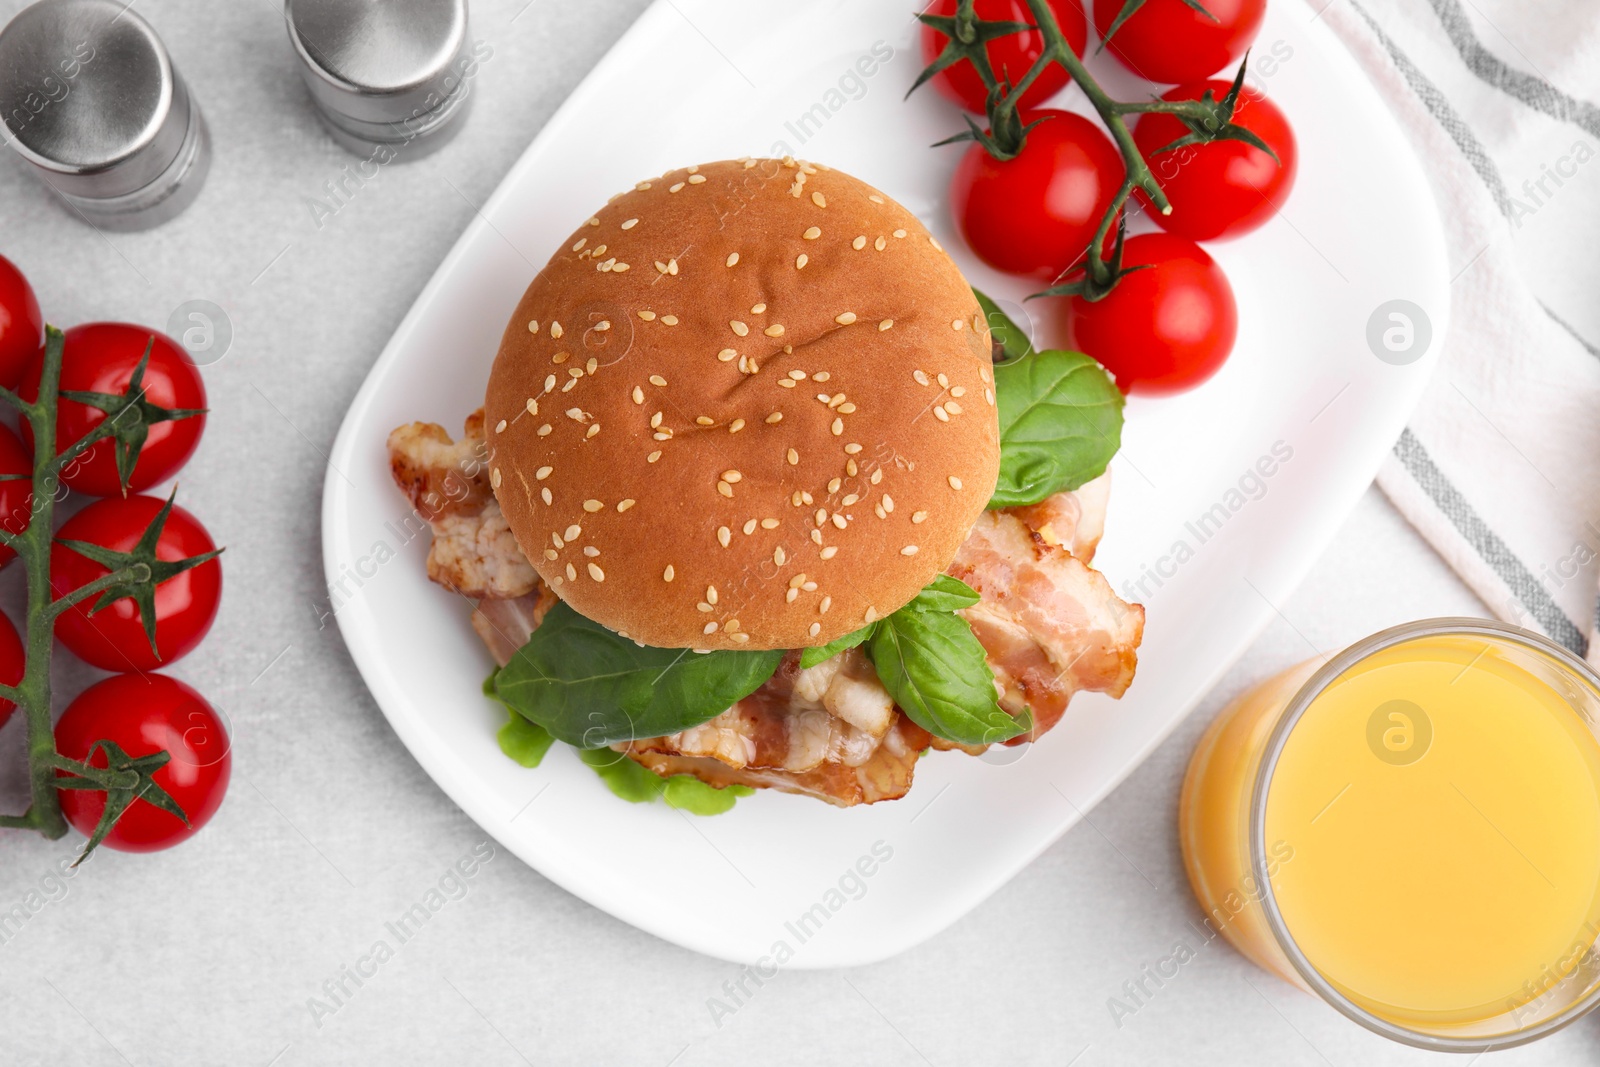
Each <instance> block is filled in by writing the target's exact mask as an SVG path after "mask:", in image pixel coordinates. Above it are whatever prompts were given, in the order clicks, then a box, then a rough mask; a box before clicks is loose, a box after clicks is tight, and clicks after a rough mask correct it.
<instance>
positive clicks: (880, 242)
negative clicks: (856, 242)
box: [872, 237, 889, 252]
mask: <svg viewBox="0 0 1600 1067" xmlns="http://www.w3.org/2000/svg"><path fill="white" fill-rule="evenodd" d="M872 247H873V248H876V249H877V250H878V251H880V252H882V251H883V250H884V249H885V248H888V247H889V242H888V241H885V240H884V239H883V238H882V237H880V238H878V239H877V240H876V241H874V242H872Z"/></svg>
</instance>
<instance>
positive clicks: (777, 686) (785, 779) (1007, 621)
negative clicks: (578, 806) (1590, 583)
mask: <svg viewBox="0 0 1600 1067" xmlns="http://www.w3.org/2000/svg"><path fill="white" fill-rule="evenodd" d="M389 457H390V465H391V468H392V470H393V473H394V478H395V482H396V484H398V485H399V486H400V488H401V489H402V491H404V492H405V493H406V495H407V496H408V497H409V498H410V500H411V502H412V504H413V506H414V507H415V508H416V509H417V513H418V515H419V516H420V517H422V518H423V519H425V520H426V521H427V522H428V523H429V524H430V525H431V526H432V527H433V533H434V541H433V547H432V548H431V549H430V551H429V553H428V577H429V578H431V579H432V580H433V581H435V582H438V583H439V584H440V585H443V586H445V587H447V588H450V589H455V590H457V591H459V592H462V593H464V594H466V595H468V596H471V597H474V598H476V599H477V600H478V604H477V609H476V610H475V611H474V612H473V614H472V627H473V629H474V630H475V631H477V633H478V635H479V637H481V638H482V639H483V642H484V644H485V645H486V646H487V647H488V649H489V652H490V654H491V655H493V656H494V659H495V662H497V663H499V664H501V665H504V664H505V663H507V662H509V661H510V659H511V657H513V656H514V655H516V653H517V650H518V649H520V648H521V647H522V646H523V645H524V644H526V643H527V640H528V638H529V637H530V636H531V635H532V633H533V631H534V630H535V629H536V628H537V627H538V625H539V623H540V622H541V621H542V620H543V619H544V615H545V613H546V612H547V611H549V610H550V608H551V606H552V605H554V604H555V602H556V595H555V593H554V592H553V591H552V590H550V589H549V588H548V587H547V586H545V585H544V583H543V582H541V581H540V580H539V577H538V575H537V574H536V573H535V572H534V570H533V568H532V566H530V565H529V563H528V561H527V559H526V558H525V557H524V556H523V555H522V552H521V550H520V549H519V548H518V546H517V544H516V540H515V538H514V537H513V536H512V535H511V532H510V530H509V529H508V528H507V526H506V522H505V517H504V515H503V514H501V512H500V507H499V505H498V503H496V501H495V499H494V494H493V492H492V491H491V489H490V487H489V484H488V478H487V463H486V461H485V460H486V457H487V447H486V445H485V443H484V428H483V413H482V411H478V412H475V413H474V414H473V415H472V416H470V417H468V419H467V423H466V428H465V432H464V433H463V434H462V437H461V439H460V440H459V441H452V440H451V439H450V436H449V434H447V433H446V432H445V430H444V429H443V428H442V427H440V426H437V425H434V424H431V423H411V424H410V425H408V426H402V427H400V428H399V429H397V430H395V431H394V433H392V434H390V435H389ZM1108 493H1109V481H1108V479H1106V478H1104V477H1102V478H1098V479H1096V480H1095V481H1093V482H1090V483H1089V484H1087V485H1085V486H1083V487H1082V488H1080V489H1078V490H1076V491H1075V492H1071V493H1058V494H1057V495H1055V496H1053V497H1050V498H1049V499H1048V500H1045V501H1042V502H1041V503H1039V504H1035V505H1032V506H1030V507H1026V508H1012V509H1007V510H1004V511H991V512H986V513H985V514H984V515H983V516H982V517H981V518H980V519H979V520H978V522H977V524H976V525H975V526H974V527H973V530H972V533H971V534H970V535H969V536H968V538H967V541H966V542H965V543H964V544H963V545H962V546H961V549H960V550H959V551H958V552H957V553H956V558H955V560H954V562H953V563H952V564H951V566H950V573H951V574H952V575H954V576H955V577H957V578H960V579H961V580H962V581H964V582H966V583H967V584H968V585H970V586H972V587H973V588H974V589H975V590H977V591H978V593H979V594H980V595H981V596H982V597H983V600H982V602H981V603H980V604H978V605H976V606H974V607H972V608H969V609H967V610H966V611H965V612H963V614H964V615H965V617H966V619H967V621H968V622H969V623H970V624H971V625H972V629H973V633H974V634H975V635H976V636H977V638H978V640H979V642H980V643H982V645H983V646H984V650H985V651H986V652H987V653H988V659H989V665H990V666H991V667H992V668H993V670H994V673H995V679H996V681H997V682H998V683H999V685H1000V687H1001V689H1002V690H1003V695H1002V696H1001V698H1000V704H1001V706H1002V707H1004V708H1005V709H1006V710H1007V711H1010V712H1011V713H1013V714H1018V713H1020V712H1021V711H1022V710H1023V709H1024V708H1028V709H1031V710H1032V712H1033V716H1034V733H1033V735H1032V737H1038V736H1039V735H1040V734H1042V733H1044V731H1046V730H1048V729H1050V727H1052V726H1054V725H1055V724H1056V723H1057V722H1059V721H1060V719H1061V717H1062V715H1063V714H1064V713H1065V711H1066V708H1067V703H1068V701H1070V700H1071V698H1072V696H1073V694H1074V693H1077V692H1080V691H1083V690H1091V691H1101V692H1108V693H1111V694H1112V695H1113V696H1120V695H1121V694H1122V693H1123V691H1124V690H1126V689H1127V687H1128V684H1129V682H1130V681H1132V678H1133V672H1134V667H1135V666H1136V663H1137V650H1138V647H1139V641H1140V638H1141V637H1142V635H1143V629H1144V609H1143V608H1142V607H1140V606H1138V605H1136V604H1127V603H1124V602H1123V601H1122V600H1120V599H1119V598H1118V597H1117V596H1116V594H1115V593H1114V592H1113V591H1112V589H1111V585H1110V583H1108V582H1107V581H1106V580H1105V578H1104V577H1102V576H1101V575H1100V574H1099V573H1098V572H1096V571H1094V570H1092V569H1090V567H1089V566H1088V563H1089V561H1090V560H1091V559H1092V558H1093V556H1094V550H1095V546H1096V545H1097V544H1098V543H1099V540H1100V536H1101V534H1102V532H1103V531H1104V529H1105V508H1106V501H1107V498H1108ZM1029 739H1030V738H1020V739H1018V740H1017V741H1016V742H1013V743H1020V742H1021V741H1023V740H1029ZM618 747H619V750H622V751H625V752H626V754H627V755H628V757H629V758H631V759H633V760H635V761H636V762H638V763H640V764H641V765H643V766H645V767H648V768H649V769H651V770H652V771H655V772H656V773H657V774H661V775H673V774H692V775H694V776H695V777H697V778H699V779H700V780H702V781H705V782H708V783H710V784H712V785H717V786H727V785H735V784H738V785H748V786H752V787H756V788H766V789H778V790H781V791H783V792H789V793H798V794H801V795H804V796H809V797H815V798H817V799H819V800H825V801H827V802H828V803H830V804H837V805H840V806H846V807H847V806H850V805H853V804H871V803H874V802H876V801H879V800H893V799H895V798H897V797H901V796H904V795H905V793H906V791H907V790H908V789H910V788H911V780H912V774H913V771H914V769H915V766H916V762H917V759H918V758H919V756H920V755H921V753H922V752H923V751H925V750H926V749H928V748H930V747H932V748H940V749H951V748H960V749H962V750H963V751H967V752H971V753H974V754H976V753H979V752H982V751H983V748H982V747H981V746H978V747H974V746H964V745H955V744H953V743H951V742H947V741H944V740H942V739H940V738H935V737H932V736H930V735H929V734H928V733H927V732H926V731H925V730H923V729H922V728H921V727H919V726H917V725H916V724H915V723H913V722H911V720H909V719H907V718H906V717H905V715H904V714H903V713H902V712H901V711H900V710H899V709H898V708H897V707H895V706H894V702H893V701H892V700H891V699H890V698H889V694H888V693H887V692H886V691H885V690H884V688H883V686H882V684H881V683H880V682H879V681H878V678H877V675H876V674H875V672H874V670H873V668H872V665H871V663H870V662H869V661H868V660H867V658H866V656H865V655H864V654H863V653H862V652H861V651H860V650H859V649H853V650H851V651H849V652H846V653H844V654H842V655H839V656H836V657H834V658H833V659H830V660H828V661H826V662H824V663H820V664H818V665H817V666H815V667H811V668H808V669H806V670H801V669H800V666H799V656H798V654H790V655H788V656H786V657H785V658H784V661H783V664H782V665H781V666H780V668H779V669H778V672H777V673H776V674H774V675H773V677H772V678H771V679H769V680H768V681H767V682H766V683H764V684H763V685H762V686H761V688H760V689H758V690H756V691H755V692H754V693H752V694H751V695H750V696H748V697H746V698H744V699H743V700H741V701H739V702H738V703H736V704H735V705H734V706H733V707H731V708H729V709H728V710H727V711H724V712H723V713H722V714H721V715H718V716H716V717H715V718H713V719H711V720H710V721H708V722H705V723H702V724H701V725H699V726H696V727H693V728H691V729H688V730H684V731H681V732H679V733H676V734H670V735H668V736H665V737H652V738H643V739H639V740H636V741H634V742H632V743H631V744H629V745H625V746H618Z"/></svg>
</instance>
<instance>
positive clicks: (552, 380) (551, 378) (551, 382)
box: [544, 374, 556, 393]
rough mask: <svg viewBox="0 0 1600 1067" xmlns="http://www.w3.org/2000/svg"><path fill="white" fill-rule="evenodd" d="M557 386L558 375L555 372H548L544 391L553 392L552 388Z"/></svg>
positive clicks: (545, 377)
mask: <svg viewBox="0 0 1600 1067" xmlns="http://www.w3.org/2000/svg"><path fill="white" fill-rule="evenodd" d="M555 387H556V376H555V375H554V374H546V375H545V376H544V391H545V392H547V393H548V392H551V391H552V390H554V389H555Z"/></svg>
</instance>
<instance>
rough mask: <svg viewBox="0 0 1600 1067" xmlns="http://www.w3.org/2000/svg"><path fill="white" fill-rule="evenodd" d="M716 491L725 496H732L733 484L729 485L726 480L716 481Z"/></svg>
mask: <svg viewBox="0 0 1600 1067" xmlns="http://www.w3.org/2000/svg"><path fill="white" fill-rule="evenodd" d="M717 492H719V493H721V494H722V495H723V496H725V497H732V496H733V486H731V485H729V484H728V483H727V482H718V483H717Z"/></svg>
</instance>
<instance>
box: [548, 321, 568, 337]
mask: <svg viewBox="0 0 1600 1067" xmlns="http://www.w3.org/2000/svg"><path fill="white" fill-rule="evenodd" d="M564 332H565V331H563V330H562V329H561V324H560V323H559V322H552V323H551V324H550V336H551V337H552V338H554V339H555V340H557V341H559V340H561V335H562V333H564Z"/></svg>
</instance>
